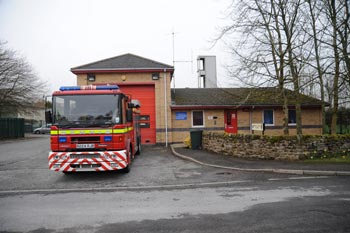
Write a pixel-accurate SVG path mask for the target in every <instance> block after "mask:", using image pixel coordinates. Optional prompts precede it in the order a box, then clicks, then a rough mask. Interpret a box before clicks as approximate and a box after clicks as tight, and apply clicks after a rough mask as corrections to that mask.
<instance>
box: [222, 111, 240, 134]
mask: <svg viewBox="0 0 350 233" xmlns="http://www.w3.org/2000/svg"><path fill="white" fill-rule="evenodd" d="M237 131H238V129H237V111H236V110H226V111H225V132H226V133H232V134H236V133H237Z"/></svg>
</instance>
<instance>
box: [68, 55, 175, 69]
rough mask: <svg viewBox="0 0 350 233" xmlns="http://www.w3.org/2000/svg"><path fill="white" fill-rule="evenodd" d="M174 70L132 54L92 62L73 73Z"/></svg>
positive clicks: (171, 67) (79, 67) (168, 66)
mask: <svg viewBox="0 0 350 233" xmlns="http://www.w3.org/2000/svg"><path fill="white" fill-rule="evenodd" d="M163 69H167V70H170V71H173V70H174V67H173V66H170V65H167V64H164V63H160V62H157V61H153V60H151V59H148V58H144V57H140V56H137V55H134V54H131V53H127V54H123V55H120V56H116V57H111V58H107V59H104V60H100V61H96V62H92V63H89V64H85V65H81V66H77V67H74V68H71V71H72V72H73V73H75V74H76V73H87V72H102V71H109V72H113V71H115V72H118V71H137V70H163Z"/></svg>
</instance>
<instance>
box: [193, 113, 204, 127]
mask: <svg viewBox="0 0 350 233" xmlns="http://www.w3.org/2000/svg"><path fill="white" fill-rule="evenodd" d="M192 126H193V127H203V126H204V112H203V111H193V112H192Z"/></svg>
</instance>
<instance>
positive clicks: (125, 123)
mask: <svg viewBox="0 0 350 233" xmlns="http://www.w3.org/2000/svg"><path fill="white" fill-rule="evenodd" d="M139 107H140V103H139V102H138V101H137V100H136V101H135V100H133V101H132V100H131V98H130V96H127V95H125V94H123V93H122V92H121V91H120V90H119V87H118V86H117V85H104V86H102V85H101V86H68V87H61V88H60V91H56V92H54V93H53V95H52V112H51V111H49V112H47V114H46V119H47V122H51V123H52V126H51V151H50V153H49V157H48V160H49V168H50V169H51V170H53V171H60V172H64V173H66V172H77V171H109V170H123V171H124V172H129V171H130V165H131V162H132V160H133V158H134V155H135V154H138V153H140V151H141V136H140V133H139V132H140V131H139V127H138V123H137V117H136V116H135V115H136V113H135V112H137V109H138V108H139Z"/></svg>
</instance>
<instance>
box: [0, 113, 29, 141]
mask: <svg viewBox="0 0 350 233" xmlns="http://www.w3.org/2000/svg"><path fill="white" fill-rule="evenodd" d="M20 137H24V119H23V118H0V139H4V138H20Z"/></svg>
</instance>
